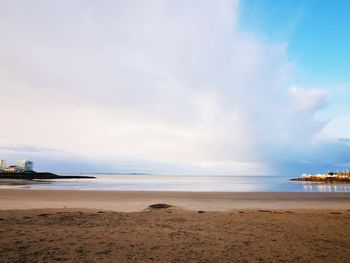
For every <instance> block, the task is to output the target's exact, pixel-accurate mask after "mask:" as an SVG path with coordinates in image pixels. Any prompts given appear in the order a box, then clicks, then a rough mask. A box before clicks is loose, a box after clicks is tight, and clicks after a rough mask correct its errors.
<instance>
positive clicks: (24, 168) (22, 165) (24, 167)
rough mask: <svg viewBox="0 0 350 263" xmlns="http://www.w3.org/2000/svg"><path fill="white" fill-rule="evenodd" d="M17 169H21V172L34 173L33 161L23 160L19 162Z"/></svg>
mask: <svg viewBox="0 0 350 263" xmlns="http://www.w3.org/2000/svg"><path fill="white" fill-rule="evenodd" d="M17 167H18V168H19V169H20V171H21V172H32V171H33V167H34V164H33V162H32V161H27V160H21V161H19V162H17Z"/></svg>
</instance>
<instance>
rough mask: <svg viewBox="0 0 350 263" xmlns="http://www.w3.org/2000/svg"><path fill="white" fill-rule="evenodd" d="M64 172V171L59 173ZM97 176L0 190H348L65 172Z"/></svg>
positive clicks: (269, 179) (3, 184)
mask: <svg viewBox="0 0 350 263" xmlns="http://www.w3.org/2000/svg"><path fill="white" fill-rule="evenodd" d="M61 175H63V174H61ZM64 175H87V176H95V177H96V179H59V180H33V181H29V180H0V189H42V190H98V191H191V192H350V184H347V183H337V184H326V183H318V182H299V181H289V178H290V177H289V176H284V175H280V176H276V175H274V176H247V175H245V176H239V175H235V176H222V175H210V176H209V175H208V176H202V175H201V176H200V175H159V174H158V175H155V174H101V173H98V174H64Z"/></svg>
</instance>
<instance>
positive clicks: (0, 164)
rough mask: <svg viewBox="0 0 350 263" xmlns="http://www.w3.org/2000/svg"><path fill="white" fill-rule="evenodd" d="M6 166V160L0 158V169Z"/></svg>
mask: <svg viewBox="0 0 350 263" xmlns="http://www.w3.org/2000/svg"><path fill="white" fill-rule="evenodd" d="M6 166H7V165H6V160H0V171H3V170H5V168H6Z"/></svg>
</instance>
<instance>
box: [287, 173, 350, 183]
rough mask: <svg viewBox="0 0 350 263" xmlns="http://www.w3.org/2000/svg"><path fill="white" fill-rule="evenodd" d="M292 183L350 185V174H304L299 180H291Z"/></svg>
mask: <svg viewBox="0 0 350 263" xmlns="http://www.w3.org/2000/svg"><path fill="white" fill-rule="evenodd" d="M289 180H291V181H307V182H325V183H338V182H340V183H350V172H340V173H339V172H337V173H334V172H329V173H325V174H315V175H312V174H303V175H302V176H301V177H299V178H291V179H289Z"/></svg>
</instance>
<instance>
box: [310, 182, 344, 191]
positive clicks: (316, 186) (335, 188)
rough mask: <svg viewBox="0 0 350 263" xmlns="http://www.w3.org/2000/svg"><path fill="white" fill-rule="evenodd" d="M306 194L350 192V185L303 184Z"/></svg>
mask: <svg viewBox="0 0 350 263" xmlns="http://www.w3.org/2000/svg"><path fill="white" fill-rule="evenodd" d="M303 189H304V191H305V192H350V184H343V183H339V184H334V183H333V184H327V183H315V182H303Z"/></svg>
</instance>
